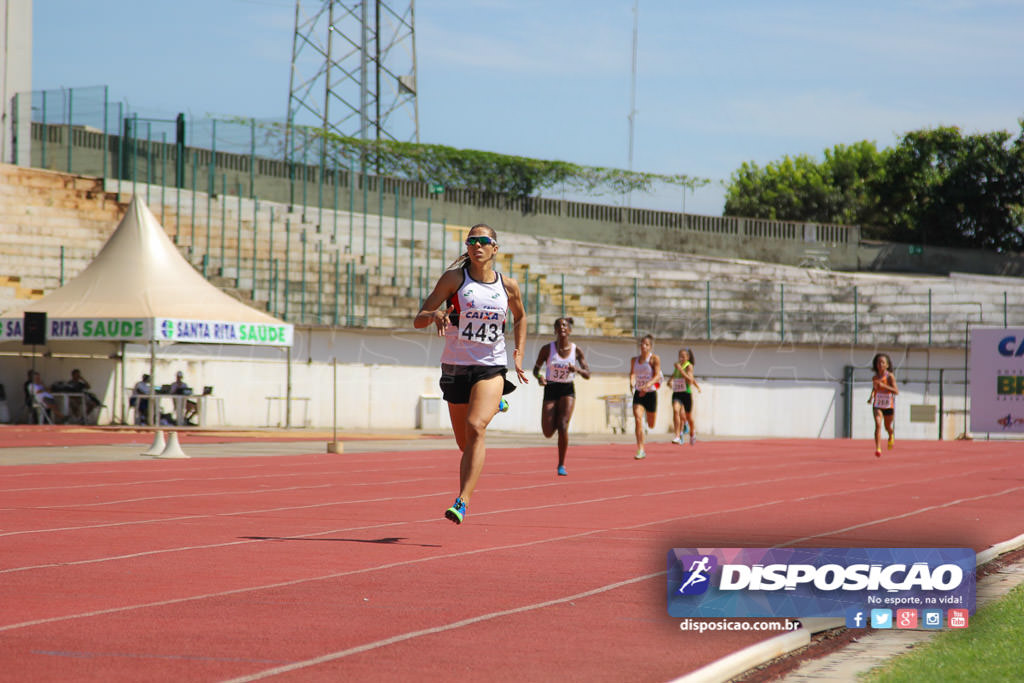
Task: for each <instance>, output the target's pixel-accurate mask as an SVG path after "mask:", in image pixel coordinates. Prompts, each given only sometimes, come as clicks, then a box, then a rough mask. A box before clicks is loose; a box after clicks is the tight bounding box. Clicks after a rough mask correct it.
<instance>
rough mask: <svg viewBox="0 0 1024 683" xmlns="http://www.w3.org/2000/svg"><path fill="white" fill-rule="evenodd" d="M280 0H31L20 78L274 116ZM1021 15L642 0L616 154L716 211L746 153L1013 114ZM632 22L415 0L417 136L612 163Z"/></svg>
mask: <svg viewBox="0 0 1024 683" xmlns="http://www.w3.org/2000/svg"><path fill="white" fill-rule="evenodd" d="M310 2H313V0H304V3H305V4H308V3H310ZM397 2H401V0H397ZM294 12H295V4H294V2H293V0H203V1H202V2H200V1H199V0H145V1H144V2H137V1H131V0H91V1H89V2H83V1H81V0H36V1H35V5H34V28H33V88H34V89H36V90H41V89H52V88H60V87H79V86H90V85H108V86H109V87H110V98H111V99H112V100H114V101H123V102H126V103H128V104H129V105H130V106H131V107H132V108H133V109H136V110H146V111H153V112H165V113H169V114H172V115H173V113H174V112H178V111H185V112H188V113H191V114H193V115H197V116H202V115H205V114H218V115H220V114H222V115H236V116H246V117H248V116H252V117H257V118H278V119H283V118H284V115H285V111H286V106H287V101H288V75H289V64H290V57H291V40H292V32H293V28H294V26H293V22H294ZM1022 32H1024V2H1021V1H1020V0H977V1H972V0H913V1H911V0H882V1H879V0H863V1H861V2H842V3H832V2H820V0H819V1H811V0H801V1H797V0H776V1H774V2H765V1H763V0H743V1H733V2H727V1H726V2H714V3H710V2H697V1H695V0H678V1H676V0H660V1H657V2H656V1H654V0H640V2H639V50H638V54H639V58H638V61H639V72H638V80H637V110H638V114H637V118H636V124H635V135H636V138H635V143H634V161H633V167H634V169H636V170H639V171H651V172H657V173H686V174H689V175H694V176H701V177H707V178H711V179H712V180H713V183H712V185H711V186H710V187H708V188H707V189H704V190H700V191H698V192H697V193H696V195H693V194H691V195H690V196H688V197H687V198H686V210H687V211H689V212H694V213H705V214H713V215H715V214H720V213H721V211H722V202H723V191H722V189H721V185H720V183H721V181H723V180H727V179H728V178H729V176H730V175H731V174H732V172H733V171H735V170H736V169H737V168H738V167H739V165H740V164H741V163H742V162H744V161H754V162H757V163H758V164H761V165H764V164H766V163H769V162H771V161H774V160H777V159H780V158H782V157H783V156H784V155H787V154H789V155H796V154H810V155H813V156H815V157H821V155H822V152H823V150H824V149H826V148H830V147H832V146H833V145H836V144H848V143H852V142H856V141H859V140H873V141H875V142H877V143H878V145H879V146H880V147H887V146H891V145H892V144H894V142H895V141H896V139H897V137H898V136H899V135H900V134H902V133H904V132H906V131H909V130H915V129H919V128H924V127H934V126H938V125H956V126H960V127H961V128H962V129H963V130H965V131H968V132H975V131H992V130H1010V131H1012V132H1015V131H1017V130H1018V124H1017V119H1018V118H1019V117H1021V116H1024V40H1022V38H1021V36H1022V35H1024V33H1022ZM632 33H633V1H632V0H554V1H553V0H421V1H420V2H417V3H416V47H417V61H418V76H419V109H420V136H421V140H422V141H423V142H429V143H437V144H444V145H450V146H453V147H462V148H473V149H484V150H490V151H495V152H501V153H505V154H516V155H522V156H530V157H538V158H544V159H562V160H566V161H571V162H575V163H580V164H588V165H596V166H614V167H619V168H626V167H627V165H628V133H629V125H628V120H627V115H628V113H629V109H630V97H629V93H630V64H631V54H632ZM602 201H608V202H610V203H615V202H619V201H621V198H615V197H611V198H606V199H604V200H602ZM682 201H683V199H682V195H681V192H679V191H678V190H676V191H674V192H671V193H669V192H662V193H659V194H658V195H657V196H655V197H649V198H641V197H637V196H636V195H634V198H633V204H634V205H638V206H639V205H647V206H650V207H652V208H664V209H675V210H678V209H680V208H682Z"/></svg>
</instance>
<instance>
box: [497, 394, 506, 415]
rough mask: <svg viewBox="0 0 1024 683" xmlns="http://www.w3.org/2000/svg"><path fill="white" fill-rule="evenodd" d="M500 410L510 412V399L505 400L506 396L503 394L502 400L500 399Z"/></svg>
mask: <svg viewBox="0 0 1024 683" xmlns="http://www.w3.org/2000/svg"><path fill="white" fill-rule="evenodd" d="M498 412H499V413H507V412H508V401H506V400H505V397H504V396H502V397H501V400H500V401H498Z"/></svg>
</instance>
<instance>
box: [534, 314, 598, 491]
mask: <svg viewBox="0 0 1024 683" xmlns="http://www.w3.org/2000/svg"><path fill="white" fill-rule="evenodd" d="M571 332H572V318H559V319H558V320H556V321H555V341H553V342H551V343H550V344H545V345H544V346H542V347H540V351H539V352H538V353H537V362H536V363H535V364H534V366H533V375H534V377H536V378H537V381H538V382H540V384H541V386H543V387H544V404H543V406H542V407H541V413H540V428H541V431H542V432H543V433H544V436H545V438H551V435H552V434H554V433H555V431H556V430H557V431H558V469H557V472H558V475H559V476H562V477H564V476H566V475H567V474H568V472H567V471H566V469H565V454H566V451H568V450H569V420H571V419H572V413H573V409H574V408H575V407H576V386H575V384H574V382H573V380H575V378H576V375H579V376H580V377H582V378H583V379H590V367H589V366H588V365H587V361H586V359H585V358H584V357H583V349H581V348H580V347H578V346H576V344H574V343H573V342H571V341H569V334H570V333H571ZM541 366H544V374H543V375H541V374H540V368H541Z"/></svg>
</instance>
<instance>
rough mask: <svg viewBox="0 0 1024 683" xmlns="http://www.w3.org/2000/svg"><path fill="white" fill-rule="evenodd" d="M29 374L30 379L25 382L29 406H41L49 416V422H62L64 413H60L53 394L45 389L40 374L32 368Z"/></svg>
mask: <svg viewBox="0 0 1024 683" xmlns="http://www.w3.org/2000/svg"><path fill="white" fill-rule="evenodd" d="M30 375H31V377H32V379H31V380H30V381H29V382H27V383H26V397H27V398H29V400H28V401H27V404H28V405H29V406H32V405H38V406H42V408H43V410H44V411H46V413H47V415H49V416H50V422H52V423H53V424H59V423H61V422H63V421H64V415H63V413H61V410H60V406H59V405H57V400H56V399H54V397H53V394H51V393H50V392H49V391H47V390H46V385H44V384H43V378H42V375H40V374H39V373H38V372H36V371H34V370H33V371H31V372H30Z"/></svg>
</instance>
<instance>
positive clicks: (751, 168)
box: [725, 141, 885, 223]
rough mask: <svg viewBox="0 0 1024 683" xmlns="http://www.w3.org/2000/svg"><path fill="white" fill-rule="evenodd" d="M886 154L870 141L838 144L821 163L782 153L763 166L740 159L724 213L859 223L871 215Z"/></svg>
mask: <svg viewBox="0 0 1024 683" xmlns="http://www.w3.org/2000/svg"><path fill="white" fill-rule="evenodd" d="M884 158H885V153H880V152H879V151H878V150H877V148H876V147H875V144H874V143H873V142H867V141H864V142H858V143H855V144H853V145H850V146H845V145H836V146H835V147H833V148H832V149H831V150H826V151H825V159H824V161H821V162H818V161H815V160H814V159H812V158H811V157H809V156H807V155H800V156H797V157H789V156H786V157H784V158H783V159H782V161H779V162H772V163H770V164H768V165H767V166H766V167H764V168H761V167H759V166H758V165H757V164H755V163H744V164H743V165H742V166H740V168H739V170H737V171H736V172H734V173H733V175H732V178H731V180H730V183H729V184H728V185H727V187H726V200H725V215H727V216H750V217H754V218H771V219H776V220H796V221H813V222H818V223H861V222H864V221H866V220H870V219H872V218H874V215H875V211H876V202H877V199H876V194H875V187H874V183H875V181H876V180H877V178H878V176H879V175H880V174H881V172H882V165H883V161H884Z"/></svg>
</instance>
